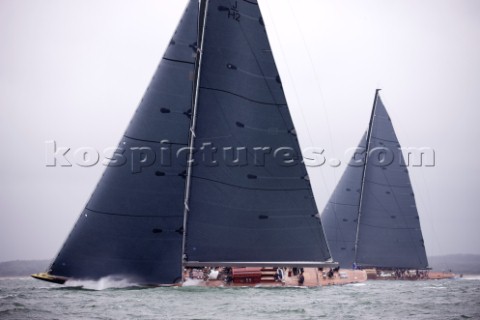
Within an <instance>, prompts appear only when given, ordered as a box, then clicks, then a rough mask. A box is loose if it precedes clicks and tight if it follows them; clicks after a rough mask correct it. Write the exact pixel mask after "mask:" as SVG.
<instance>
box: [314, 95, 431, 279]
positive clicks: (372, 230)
mask: <svg viewBox="0 0 480 320" xmlns="http://www.w3.org/2000/svg"><path fill="white" fill-rule="evenodd" d="M365 146H366V153H364V156H365V154H368V157H366V161H364V164H363V165H362V166H348V167H347V169H346V171H345V173H344V175H343V177H342V179H341V181H340V183H339V184H338V186H337V188H336V189H335V192H334V194H333V196H332V197H331V198H330V201H329V203H328V204H327V206H326V208H325V210H324V212H323V213H322V219H323V221H324V226H325V233H326V235H327V240H328V241H329V244H330V249H331V252H332V256H333V258H334V259H335V260H337V261H338V262H339V263H340V265H341V266H343V267H351V266H352V264H353V263H355V264H356V265H358V266H360V267H377V268H403V269H407V268H412V269H425V268H427V267H428V261H427V257H426V253H425V246H424V242H423V237H422V231H421V228H420V219H419V215H418V211H417V207H416V204H415V197H414V193H413V189H412V185H411V183H410V178H409V175H408V169H407V167H406V166H405V161H404V158H403V155H402V152H401V147H400V144H399V141H398V138H397V136H396V134H395V131H394V129H393V125H392V122H391V119H390V117H389V116H388V113H387V111H386V109H385V106H384V105H383V103H382V100H381V98H380V96H379V95H378V92H377V95H376V97H375V102H374V108H373V111H372V119H371V123H370V126H369V130H368V132H367V134H366V135H365V136H364V138H362V142H361V143H360V146H359V147H360V149H363V150H365Z"/></svg>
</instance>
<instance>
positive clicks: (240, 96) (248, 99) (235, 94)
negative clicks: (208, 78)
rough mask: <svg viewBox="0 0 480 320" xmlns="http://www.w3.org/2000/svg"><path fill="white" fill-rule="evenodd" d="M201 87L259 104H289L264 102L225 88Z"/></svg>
mask: <svg viewBox="0 0 480 320" xmlns="http://www.w3.org/2000/svg"><path fill="white" fill-rule="evenodd" d="M200 89H204V90H211V91H219V92H223V93H227V94H231V95H234V96H236V97H239V98H242V99H245V100H247V101H250V102H254V103H258V104H265V105H270V106H287V104H286V103H275V102H263V101H258V100H254V99H251V98H248V97H245V96H242V95H240V94H237V93H234V92H231V91H227V90H223V89H217V88H208V87H200Z"/></svg>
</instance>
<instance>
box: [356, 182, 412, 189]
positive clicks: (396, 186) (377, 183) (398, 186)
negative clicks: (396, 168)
mask: <svg viewBox="0 0 480 320" xmlns="http://www.w3.org/2000/svg"><path fill="white" fill-rule="evenodd" d="M365 182H368V183H372V184H376V185H379V186H384V187H394V188H410V187H411V184H410V185H408V186H400V185H395V184H385V183H380V182H375V181H372V180H365Z"/></svg>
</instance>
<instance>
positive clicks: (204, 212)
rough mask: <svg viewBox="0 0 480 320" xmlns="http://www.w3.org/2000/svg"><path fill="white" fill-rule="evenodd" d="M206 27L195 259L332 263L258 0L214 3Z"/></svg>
mask: <svg viewBox="0 0 480 320" xmlns="http://www.w3.org/2000/svg"><path fill="white" fill-rule="evenodd" d="M205 28H206V29H205V30H206V32H205V35H204V37H205V38H204V45H203V48H202V52H203V60H202V61H203V62H202V72H201V74H200V79H199V81H200V82H199V84H200V86H199V94H198V110H197V118H196V129H195V139H194V147H195V149H196V153H195V154H194V161H195V163H196V165H195V166H193V168H192V176H191V185H190V197H189V199H188V207H189V210H188V219H187V228H186V232H187V233H186V251H185V253H186V259H187V260H186V263H187V264H188V263H190V264H196V263H197V264H198V265H202V263H203V264H205V263H209V264H213V265H215V263H218V264H221V263H223V264H224V263H225V262H235V263H238V262H249V263H250V264H252V263H253V264H255V263H257V264H259V265H261V264H262V263H264V262H269V263H270V264H272V262H273V263H275V262H278V265H280V264H281V263H282V262H283V263H285V262H286V263H287V264H288V262H299V261H303V262H314V263H317V264H320V263H321V262H324V261H326V260H328V259H329V258H330V254H329V250H328V247H327V244H326V241H325V238H324V234H323V231H322V226H321V223H320V219H319V215H318V211H317V207H316V204H315V200H314V198H313V193H312V189H311V186H310V182H309V180H308V176H307V172H306V169H305V166H304V164H303V163H302V162H301V152H300V147H299V144H298V141H297V137H296V134H295V130H294V125H293V123H292V120H291V117H290V113H289V110H288V106H287V102H286V100H285V95H284V92H283V89H282V83H281V80H280V76H279V74H278V71H277V68H276V65H275V61H274V58H273V55H272V51H271V48H270V45H269V41H268V37H267V34H266V30H265V25H264V23H263V19H262V15H261V12H260V8H259V6H258V4H257V2H256V1H254V0H249V1H245V0H239V1H233V0H210V1H208V8H207V19H206V25H205ZM235 160H236V161H235ZM283 265H284V264H283Z"/></svg>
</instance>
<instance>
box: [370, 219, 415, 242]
mask: <svg viewBox="0 0 480 320" xmlns="http://www.w3.org/2000/svg"><path fill="white" fill-rule="evenodd" d="M361 225H362V226H367V227H372V228H376V229H388V230H417V228H411V227H410V228H409V227H383V226H376V225H373V224H368V223H362V224H361ZM408 242H410V241H408Z"/></svg>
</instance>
